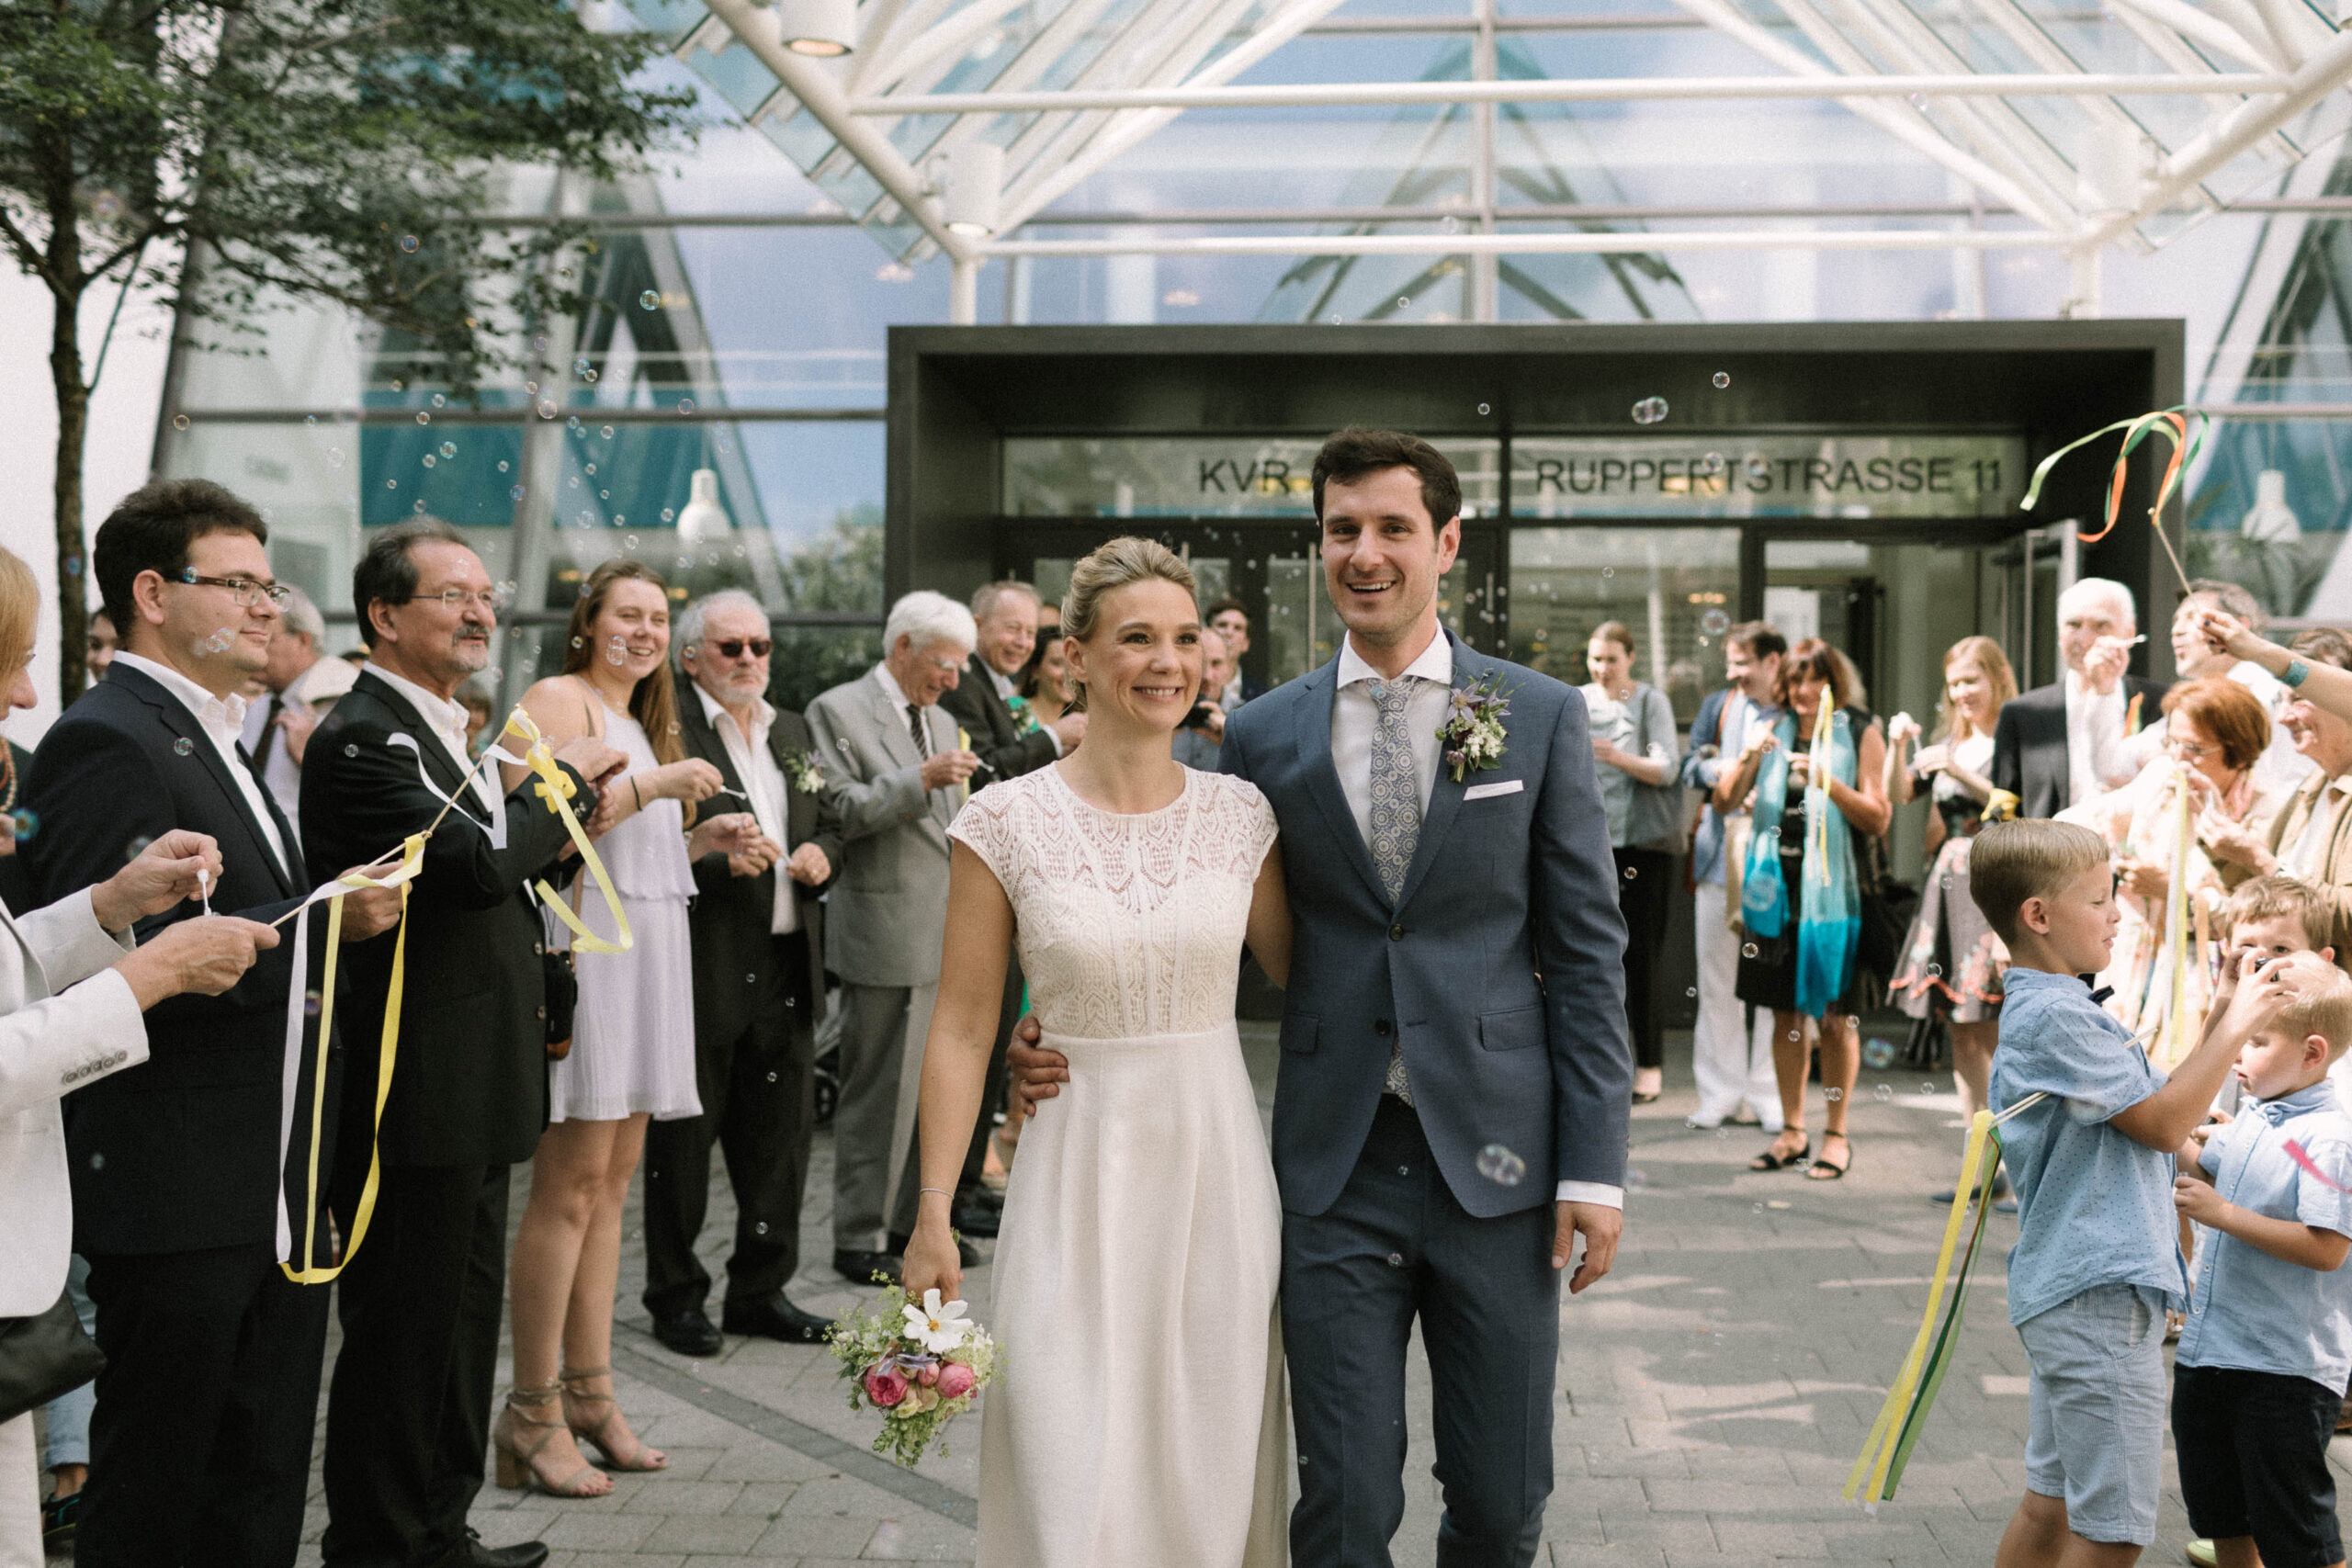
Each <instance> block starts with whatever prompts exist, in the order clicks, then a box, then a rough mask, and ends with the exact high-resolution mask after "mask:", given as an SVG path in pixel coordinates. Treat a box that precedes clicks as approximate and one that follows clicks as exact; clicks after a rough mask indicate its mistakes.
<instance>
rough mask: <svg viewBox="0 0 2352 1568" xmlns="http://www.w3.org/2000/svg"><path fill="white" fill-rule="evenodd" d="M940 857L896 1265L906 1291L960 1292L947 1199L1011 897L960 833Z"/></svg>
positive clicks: (982, 1057) (966, 1142)
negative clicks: (916, 1156) (939, 943)
mask: <svg viewBox="0 0 2352 1568" xmlns="http://www.w3.org/2000/svg"><path fill="white" fill-rule="evenodd" d="M950 847H951V849H952V850H953V854H952V855H951V856H950V858H949V861H948V866H947V942H946V945H945V946H944V948H943V949H942V950H941V952H940V956H939V999H938V1001H937V1003H936V1004H935V1005H934V1006H933V1008H932V1011H931V1032H930V1034H929V1035H928V1036H926V1037H925V1039H924V1041H923V1049H922V1104H921V1108H920V1110H919V1111H918V1112H917V1119H918V1125H919V1126H920V1128H921V1131H922V1167H921V1169H922V1187H923V1191H922V1197H921V1198H920V1200H919V1201H918V1206H917V1208H916V1211H915V1213H916V1218H915V1234H914V1235H913V1237H912V1239H911V1240H910V1241H909V1242H908V1244H907V1256H906V1258H905V1260H904V1261H903V1263H902V1264H901V1265H900V1269H901V1274H902V1282H903V1283H904V1285H905V1287H906V1292H907V1294H908V1295H910V1296H913V1297H917V1298H920V1297H921V1296H922V1293H923V1292H924V1291H925V1290H927V1289H930V1288H932V1287H933V1286H936V1287H937V1288H938V1290H939V1293H940V1295H941V1296H943V1297H944V1298H945V1299H946V1300H949V1301H955V1300H957V1299H959V1297H960V1296H961V1294H962V1291H963V1284H964V1271H963V1269H962V1267H961V1265H960V1264H959V1263H958V1261H957V1259H956V1235H955V1230H954V1224H955V1213H954V1207H955V1198H954V1193H955V1190H956V1180H957V1179H959V1178H960V1177H961V1176H962V1174H963V1170H964V1154H965V1151H966V1150H967V1149H968V1148H969V1147H970V1146H971V1143H972V1128H973V1127H974V1126H975V1125H976V1124H977V1123H978V1120H979V1115H980V1093H981V1085H982V1081H983V1080H984V1079H985V1078H986V1077H987V1076H988V1066H989V1050H990V1049H991V1048H993V1047H994V1046H995V1044H996V1025H997V1010H998V1007H999V1005H1000V1004H1001V1002H1002V1001H1003V999H1004V971H1005V966H1006V964H1007V963H1008V961H1009V960H1010V959H1011V958H1012V904H1011V903H1010V902H1009V901H1008V900H1007V899H1006V898H1005V896H1004V887H1003V886H1002V885H1001V884H1000V883H999V882H998V881H997V879H996V875H995V874H994V873H992V872H991V871H989V868H988V863H986V862H984V861H982V860H981V859H980V857H979V856H978V855H977V854H975V853H974V852H972V850H971V847H970V846H969V845H967V844H966V843H964V842H963V841H962V840H951V843H950Z"/></svg>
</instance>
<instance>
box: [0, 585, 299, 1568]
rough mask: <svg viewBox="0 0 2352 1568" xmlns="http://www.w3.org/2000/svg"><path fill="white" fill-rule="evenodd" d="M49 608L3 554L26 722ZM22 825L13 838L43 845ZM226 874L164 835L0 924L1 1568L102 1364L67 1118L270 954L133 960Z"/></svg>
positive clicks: (5, 678)
mask: <svg viewBox="0 0 2352 1568" xmlns="http://www.w3.org/2000/svg"><path fill="white" fill-rule="evenodd" d="M39 621H40V590H39V589H38V587H36V586H35V584H34V581H33V574H32V570H31V569H30V568H28V567H27V566H26V565H25V563H24V562H23V561H22V560H19V559H18V558H17V557H15V556H13V555H11V554H9V553H8V552H7V551H6V550H0V691H5V694H6V705H7V709H8V710H9V711H13V710H15V709H17V708H28V707H31V706H32V705H34V703H35V701H36V700H37V698H36V697H35V695H34V693H33V683H32V677H31V675H30V673H29V672H28V670H29V666H30V664H31V662H32V654H33V638H34V634H35V630H36V627H37V626H38V625H39ZM39 827H40V825H39V824H38V823H37V822H33V821H30V820H28V819H27V818H24V817H23V816H18V817H17V818H16V819H15V820H14V821H13V822H12V823H7V824H6V825H5V829H13V831H14V833H15V834H16V835H17V837H20V838H28V837H30V836H31V835H32V834H33V833H34V832H36V831H38V830H39ZM219 875H220V850H219V847H218V846H217V845H215V844H214V842H213V841H212V840H210V839H209V838H207V837H205V836H204V835H203V834H201V833H190V832H185V831H179V832H171V833H166V834H164V836H163V837H162V838H160V839H157V840H155V841H154V842H153V843H151V844H148V845H145V846H144V847H142V848H141V850H140V851H139V852H138V853H137V854H136V855H134V856H133V857H132V859H131V861H130V863H129V864H128V865H125V866H124V867H123V868H122V869H121V870H120V871H119V872H116V873H115V874H113V875H112V876H110V877H108V878H107V880H106V881H104V882H102V883H99V884H98V885H97V886H95V887H90V888H86V889H85V890H84V891H82V892H80V893H76V894H74V895H72V896H71V897H65V898H61V899H59V900H58V901H57V902H56V903H54V904H51V905H50V906H49V907H48V908H44V909H35V910H33V911H31V912H29V913H28V914H26V915H25V916H23V917H22V918H21V919H19V918H17V917H15V916H11V915H10V914H8V913H7V911H6V909H0V1258H6V1260H7V1262H6V1266H5V1267H0V1568H40V1563H41V1562H42V1555H41V1526H40V1492H39V1485H40V1483H39V1472H38V1471H37V1470H36V1468H35V1464H34V1455H33V1417H32V1413H33V1411H34V1410H36V1409H37V1408H39V1407H40V1406H41V1405H43V1404H47V1403H49V1401H51V1399H54V1398H56V1397H57V1396H58V1395H59V1394H62V1393H67V1392H69V1391H71V1390H73V1389H74V1388H78V1387H79V1386H81V1385H82V1384H83V1383H85V1382H89V1381H90V1380H91V1379H92V1378H94V1377H96V1376H97V1373H98V1369H99V1368H100V1366H102V1365H103V1364H104V1360H103V1358H101V1357H100V1356H99V1355H98V1350H97V1347H96V1346H95V1345H93V1344H92V1343H90V1339H89V1337H88V1336H87V1335H85V1334H84V1333H83V1332H82V1325H81V1322H80V1320H79V1318H78V1317H77V1316H76V1315H75V1314H74V1307H73V1303H71V1302H70V1301H69V1300H68V1299H67V1297H66V1294H65V1270H66V1265H67V1262H68V1260H69V1258H71V1256H72V1252H73V1243H74V1198H73V1190H72V1188H71V1187H70V1186H69V1185H68V1182H67V1179H66V1168H65V1119H64V1116H63V1114H62V1111H61V1110H60V1106H59V1102H60V1101H61V1100H62V1099H63V1098H64V1096H65V1095H66V1094H68V1093H69V1092H71V1091H72V1090H73V1089H77V1088H79V1087H80V1086H81V1085H83V1084H86V1083H93V1082H96V1080H97V1079H99V1078H101V1077H106V1076H107V1075H108V1074H109V1073H117V1072H121V1071H123V1070H124V1069H126V1068H130V1067H136V1066H139V1065H140V1064H141V1063H142V1062H144V1061H146V1060H147V1031H146V1027H145V1025H144V1024H143V1023H142V1022H141V1017H140V1015H141V1013H143V1012H145V1011H146V1010H147V1009H149V1008H151V1007H153V1006H154V1005H155V1004H156V1003H157V1002H160V1001H162V1000H164V998H166V997H175V996H178V995H180V994H181V993H183V992H187V991H195V992H198V993H200V994H202V995H204V996H219V995H220V993H221V992H223V991H225V990H227V989H228V988H229V987H231V986H233V985H234V984H236V982H237V980H238V977H239V976H243V974H244V972H245V971H246V970H247V969H249V968H251V967H252V966H253V962H254V953H257V952H259V951H260V950H261V949H263V948H266V947H275V946H277V932H275V931H271V930H270V929H269V928H268V927H266V926H263V925H257V924H255V923H254V921H251V920H243V919H237V918H236V917H235V916H232V915H220V916H210V917H205V918H200V919H189V920H181V921H177V922H175V923H174V924H173V925H170V926H168V927H166V928H164V930H163V931H161V932H159V933H157V934H156V936H155V937H154V938H153V940H152V941H150V942H147V943H146V944H145V945H143V946H141V947H138V948H131V947H130V927H131V924H132V922H133V921H136V920H141V919H146V918H147V917H148V916H150V915H160V914H162V913H164V911H166V910H168V909H171V908H175V907H177V906H178V905H179V904H181V903H183V902H185V901H186V900H187V899H190V898H195V897H199V896H200V894H201V891H202V887H203V883H202V882H201V881H200V877H203V878H210V877H218V876H219Z"/></svg>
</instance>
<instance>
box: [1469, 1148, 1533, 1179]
mask: <svg viewBox="0 0 2352 1568" xmlns="http://www.w3.org/2000/svg"><path fill="white" fill-rule="evenodd" d="M1478 1174H1479V1175H1481V1176H1483V1177H1485V1178H1486V1179H1487V1180H1489V1181H1491V1182H1493V1183H1494V1184H1495V1185H1496V1186H1498V1187H1516V1186H1518V1185H1519V1184H1520V1183H1521V1182H1522V1181H1524V1180H1526V1179H1527V1162H1526V1161H1525V1160H1523V1159H1521V1158H1520V1156H1517V1155H1515V1154H1513V1153H1512V1152H1511V1151H1510V1150H1509V1149H1507V1148H1505V1147H1503V1145H1500V1144H1488V1145H1487V1146H1486V1147H1485V1148H1483V1149H1480V1150H1479V1151H1478Z"/></svg>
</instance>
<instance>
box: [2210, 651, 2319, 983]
mask: <svg viewBox="0 0 2352 1568" xmlns="http://www.w3.org/2000/svg"><path fill="white" fill-rule="evenodd" d="M2292 651H2293V656H2294V657H2295V658H2296V659H2298V660H2301V661H2302V662H2304V663H2305V664H2307V665H2309V664H2324V665H2332V666H2334V667H2335V668H2336V669H2338V670H2346V669H2352V639H2347V638H2346V637H2345V636H2344V634H2343V633H2341V632H2338V631H2334V630H2331V629H2327V628H2324V627H2322V628H2317V629H2314V630H2311V631H2307V632H2304V633H2303V634H2302V635H2301V636H2300V637H2296V638H2295V641H2294V646H2293V650H2292ZM2286 724H2287V730H2288V733H2289V734H2290V735H2292V736H2293V737H2294V740H2295V750H2297V751H2299V752H2301V754H2302V755H2303V756H2305V757H2308V758H2309V759H2311V761H2312V762H2313V763H2315V764H2317V765H2316V766H2315V767H2314V768H2313V769H2312V773H2311V775H2310V776H2309V777H2308V778H2306V779H2304V780H2303V782H2302V784H2301V787H2300V788H2298V789H2297V790H2296V791H2295V793H2294V794H2293V795H2290V797H2289V798H2288V801H2287V805H2286V807H2285V809H2283V810H2281V811H2280V812H2279V813H2278V816H2276V817H2274V818H2271V820H2270V826H2269V830H2268V831H2267V833H2266V832H2262V831H2261V830H2260V829H2255V828H2238V827H2228V826H2223V827H2221V828H2218V829H2209V832H2210V833H2211V839H2210V840H2209V843H2208V846H2207V847H2208V848H2209V850H2210V851H2211V853H2212V855H2213V857H2214V858H2215V859H2216V860H2218V861H2221V862H2222V863H2223V864H2222V880H2223V881H2224V882H2226V883H2228V884H2229V885H2230V886H2236V885H2237V884H2238V883H2240V882H2243V881H2245V879H2246V878H2247V877H2249V876H2267V875H2268V874H2272V873H2274V872H2283V873H2285V874H2287V875H2289V876H2292V877H2296V878H2298V879H2300V880H2301V881H2304V882H2307V883H2310V884H2311V885H2312V886H2314V887H2317V888H2320V889H2321V890H2323V891H2324V893H2326V895H2327V898H2328V903H2329V905H2330V907H2331V908H2333V909H2334V911H2335V939H2334V944H2335V956H2336V961H2337V962H2338V963H2339V964H2346V966H2347V967H2352V810H2347V809H2346V806H2347V804H2352V720H2347V719H2346V718H2345V717H2343V716H2340V715H2338V714H2336V713H2334V712H2332V711H2330V710H2329V709H2327V708H2324V707H2322V706H2320V705H2317V704H2316V703H2314V702H2312V700H2311V699H2310V698H2309V697H2308V696H2301V695H2298V696H2297V697H2296V699H2295V701H2293V702H2292V703H2290V704H2289V705H2288V707H2287V715H2286Z"/></svg>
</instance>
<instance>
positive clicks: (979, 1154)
mask: <svg viewBox="0 0 2352 1568" xmlns="http://www.w3.org/2000/svg"><path fill="white" fill-rule="evenodd" d="M1027 984H1028V982H1027V981H1025V980H1023V978H1022V976H1021V954H1020V953H1018V952H1016V953H1013V955H1012V960H1011V962H1009V963H1008V964H1005V966H1004V999H1003V1001H1001V1003H999V1004H998V1006H997V1014H996V1043H995V1044H994V1045H993V1046H990V1047H989V1067H988V1073H987V1076H986V1077H983V1078H982V1079H981V1080H980V1119H979V1122H978V1125H976V1126H975V1127H973V1129H972V1142H971V1145H970V1146H969V1147H968V1148H967V1149H966V1150H965V1151H964V1169H963V1171H962V1172H961V1174H959V1175H958V1176H957V1177H956V1202H957V1203H959V1204H960V1203H962V1202H963V1201H964V1200H965V1199H967V1198H968V1197H969V1196H971V1192H972V1189H973V1188H975V1187H978V1185H979V1184H980V1171H981V1168H983V1167H985V1166H986V1165H987V1164H988V1157H989V1134H991V1133H994V1132H995V1131H996V1115H997V1112H998V1111H1002V1110H1004V1109H1005V1098H1004V1094H1005V1082H1006V1077H1007V1073H1006V1064H1005V1059H1004V1055H1005V1053H1006V1052H1007V1051H1009V1050H1011V1049H1012V1026H1013V1025H1014V1024H1016V1023H1019V1022H1020V1021H1021V1003H1022V999H1023V998H1022V993H1023V989H1024V987H1026V986H1027Z"/></svg>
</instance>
